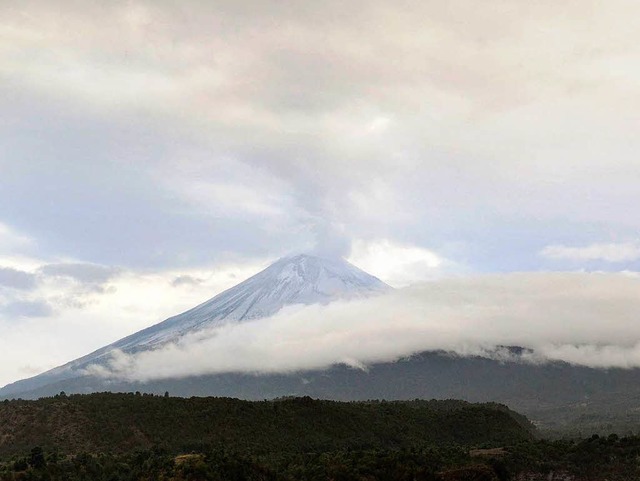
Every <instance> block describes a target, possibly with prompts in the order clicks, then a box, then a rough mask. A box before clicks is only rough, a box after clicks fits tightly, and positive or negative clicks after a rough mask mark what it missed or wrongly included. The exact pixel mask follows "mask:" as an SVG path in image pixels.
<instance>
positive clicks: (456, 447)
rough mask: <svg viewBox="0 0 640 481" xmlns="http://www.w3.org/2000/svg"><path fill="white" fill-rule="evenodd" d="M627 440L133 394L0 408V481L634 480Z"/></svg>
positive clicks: (508, 414) (441, 412)
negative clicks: (538, 435)
mask: <svg viewBox="0 0 640 481" xmlns="http://www.w3.org/2000/svg"><path fill="white" fill-rule="evenodd" d="M639 460H640V438H638V437H629V438H618V437H617V436H614V435H612V436H609V437H598V436H593V437H591V438H589V439H586V440H582V441H544V440H535V439H534V438H533V435H532V428H531V425H530V424H529V423H528V422H527V420H526V419H525V418H523V417H522V416H519V415H518V414H516V413H514V412H512V411H510V410H508V409H506V408H505V407H504V406H500V405H496V404H483V405H475V404H469V403H466V402H461V401H410V402H382V401H373V402H357V403H355V402H354V403H341V402H331V401H314V400H312V399H310V398H296V399H284V400H278V401H264V402H247V401H239V400H234V399H224V398H192V399H182V398H171V397H164V396H162V397H161V396H147V395H134V394H93V395H74V396H65V395H59V396H56V397H53V398H46V399H41V400H38V401H7V402H1V403H0V480H2V481H4V480H11V481H13V480H24V481H27V480H33V481H40V480H42V481H45V480H46V481H58V480H59V481H63V480H65V481H67V480H68V481H76V480H77V481H81V480H82V481H84V480H86V481H89V480H91V481H151V480H164V481H171V480H174V481H182V480H184V481H187V480H189V481H208V480H215V481H217V480H219V481H223V480H224V481H226V480H230V481H241V480H246V481H254V480H255V481H269V480H273V481H279V480H282V481H294V480H309V481H312V480H313V481H315V480H318V481H320V480H334V481H340V480H343V481H348V480H353V481H374V480H391V481H405V480H406V481H420V480H425V481H505V480H522V481H524V480H529V481H534V480H543V479H544V480H549V479H552V480H559V479H562V480H576V481H577V480H593V481H595V480H602V479H608V480H634V479H640V469H639V468H640V462H639Z"/></svg>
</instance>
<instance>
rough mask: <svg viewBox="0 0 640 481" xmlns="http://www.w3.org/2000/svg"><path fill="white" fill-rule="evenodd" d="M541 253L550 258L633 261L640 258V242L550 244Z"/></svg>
mask: <svg viewBox="0 0 640 481" xmlns="http://www.w3.org/2000/svg"><path fill="white" fill-rule="evenodd" d="M540 254H541V255H542V256H543V257H546V258H549V259H561V260H570V261H578V262H579V261H605V262H612V263H614V262H633V261H637V260H640V243H637V242H623V243H609V244H591V245H588V246H585V247H569V246H564V245H550V246H547V247H545V248H544V249H543V250H542V251H541V252H540Z"/></svg>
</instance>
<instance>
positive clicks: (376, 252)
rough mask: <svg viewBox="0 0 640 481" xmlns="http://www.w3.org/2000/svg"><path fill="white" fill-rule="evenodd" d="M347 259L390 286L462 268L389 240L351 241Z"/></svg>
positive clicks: (444, 259) (397, 285)
mask: <svg viewBox="0 0 640 481" xmlns="http://www.w3.org/2000/svg"><path fill="white" fill-rule="evenodd" d="M348 259H349V262H351V263H352V264H355V265H356V266H358V267H360V268H361V269H363V270H364V271H366V272H369V273H370V274H374V275H375V276H377V277H379V278H380V279H382V280H383V281H384V282H386V283H387V284H390V285H392V286H394V287H405V286H407V285H409V284H412V283H417V282H420V281H426V280H433V279H436V278H439V277H443V276H444V275H451V274H453V273H455V272H456V271H459V272H462V270H463V268H462V266H459V265H456V264H455V263H453V262H452V261H449V260H448V259H446V258H444V257H442V256H439V255H438V254H436V253H435V252H433V251H431V250H429V249H425V248H422V247H418V246H411V245H403V244H400V243H398V242H393V241H391V240H389V239H378V240H373V241H363V240H355V241H354V242H353V243H352V245H351V253H350V255H349V258H348Z"/></svg>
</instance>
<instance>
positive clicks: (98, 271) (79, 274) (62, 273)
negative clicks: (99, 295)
mask: <svg viewBox="0 0 640 481" xmlns="http://www.w3.org/2000/svg"><path fill="white" fill-rule="evenodd" d="M40 272H41V273H42V274H44V275H45V276H50V277H66V278H69V279H73V280H75V281H78V282H80V283H86V284H104V283H105V282H107V281H109V280H111V279H113V278H114V277H115V276H117V275H118V274H120V273H121V272H122V270H121V269H119V268H117V267H108V266H100V265H96V264H87V263H63V264H48V265H45V266H42V267H41V268H40Z"/></svg>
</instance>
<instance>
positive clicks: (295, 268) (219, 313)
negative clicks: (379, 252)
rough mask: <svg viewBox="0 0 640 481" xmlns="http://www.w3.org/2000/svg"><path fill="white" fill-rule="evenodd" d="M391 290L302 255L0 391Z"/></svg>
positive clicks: (340, 263) (340, 264) (332, 262)
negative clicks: (294, 308) (301, 307)
mask: <svg viewBox="0 0 640 481" xmlns="http://www.w3.org/2000/svg"><path fill="white" fill-rule="evenodd" d="M389 289H391V287H389V286H388V285H387V284H385V283H384V282H382V281H381V280H380V279H378V278H377V277H374V276H371V275H369V274H367V273H366V272H364V271H362V270H360V269H358V268H357V267H355V266H354V265H352V264H349V263H348V262H347V261H345V260H343V259H340V258H335V259H328V258H324V257H319V256H314V255H308V254H300V255H296V256H291V257H285V258H282V259H280V260H278V261H277V262H275V263H274V264H272V265H270V266H269V267H267V268H266V269H265V270H263V271H261V272H259V273H258V274H256V275H254V276H253V277H250V278H249V279H247V280H245V281H244V282H241V283H240V284H238V285H236V286H235V287H232V288H231V289H228V290H226V291H224V292H222V293H220V294H218V295H217V296H215V297H213V298H212V299H210V300H208V301H206V302H204V303H203V304H200V305H199V306H196V307H194V308H193V309H190V310H189V311H186V312H184V313H182V314H179V315H177V316H174V317H170V318H169V319H167V320H165V321H163V322H160V323H158V324H155V325H153V326H151V327H148V328H146V329H143V330H142V331H139V332H137V333H135V334H132V335H130V336H128V337H125V338H124V339H121V340H119V341H117V342H115V343H113V344H110V345H108V346H105V347H103V348H101V349H98V350H97V351H95V352H92V353H91V354H88V355H86V356H84V357H81V358H79V359H76V360H75V361H71V362H69V363H67V364H65V365H63V366H60V367H58V368H55V369H52V370H51V371H48V372H46V373H43V374H41V375H39V376H35V377H33V378H30V379H26V380H23V381H18V382H17V383H14V384H13V385H8V386H6V387H5V388H3V389H0V396H6V395H10V394H12V393H14V392H20V391H21V390H22V391H24V390H25V389H24V388H30V389H33V388H36V387H39V386H42V385H45V384H47V383H50V382H55V381H59V380H62V379H69V378H71V377H76V376H79V375H81V374H80V373H79V372H78V371H81V370H82V369H84V368H85V367H87V366H88V365H90V364H96V363H98V364H99V363H101V362H104V361H105V360H106V359H108V358H109V355H110V353H111V352H112V351H113V350H115V349H118V350H121V351H124V352H127V353H133V352H139V351H143V350H147V349H153V348H155V347H158V346H160V345H162V344H166V343H170V342H175V341H177V340H178V339H180V338H181V337H182V336H183V335H185V334H187V333H192V332H195V331H198V330H201V329H206V328H211V327H217V326H220V325H223V324H226V323H229V322H243V321H247V320H251V319H259V318H263V317H268V316H271V315H273V314H275V313H276V312H278V311H279V310H280V309H282V308H283V307H284V306H287V305H293V304H318V303H322V304H325V303H328V302H331V301H333V300H337V299H352V298H359V297H366V296H370V295H374V294H379V293H382V292H385V291H387V290H389Z"/></svg>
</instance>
